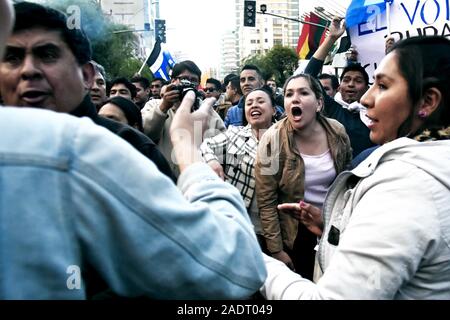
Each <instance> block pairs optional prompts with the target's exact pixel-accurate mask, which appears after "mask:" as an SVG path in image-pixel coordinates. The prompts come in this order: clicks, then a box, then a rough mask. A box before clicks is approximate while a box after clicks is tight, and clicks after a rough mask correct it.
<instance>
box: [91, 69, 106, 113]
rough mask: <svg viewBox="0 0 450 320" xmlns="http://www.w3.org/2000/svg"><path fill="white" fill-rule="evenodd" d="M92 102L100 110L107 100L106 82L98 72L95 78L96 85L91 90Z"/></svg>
mask: <svg viewBox="0 0 450 320" xmlns="http://www.w3.org/2000/svg"><path fill="white" fill-rule="evenodd" d="M90 94H91V101H92V103H93V104H94V105H95V106H96V107H97V108H98V107H100V106H101V105H102V104H103V103H104V102H105V101H106V99H107V96H106V81H105V78H104V77H103V76H102V74H101V73H100V72H96V73H95V76H94V84H93V85H92V88H91V92H90Z"/></svg>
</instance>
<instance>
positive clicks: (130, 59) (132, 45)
mask: <svg viewBox="0 0 450 320" xmlns="http://www.w3.org/2000/svg"><path fill="white" fill-rule="evenodd" d="M45 5H48V6H50V7H52V8H55V9H58V10H61V11H63V12H64V13H66V14H67V16H68V17H69V20H68V23H69V22H70V23H72V24H74V27H77V22H78V24H80V26H81V27H82V28H83V30H84V31H85V32H86V34H87V36H88V37H89V39H90V40H91V45H92V58H93V60H95V61H96V62H98V63H100V64H101V65H103V67H105V70H106V73H107V76H108V79H114V78H117V77H128V78H130V77H132V76H133V75H134V74H135V73H136V72H138V71H139V68H140V67H141V65H142V63H143V61H140V60H139V59H137V58H136V55H135V52H136V51H137V49H138V44H139V42H138V39H137V36H136V34H134V33H133V31H132V30H131V29H129V28H128V27H127V26H124V25H121V24H117V23H114V22H113V21H112V20H111V19H110V18H109V17H107V16H105V14H104V13H103V12H102V10H101V8H100V6H99V4H98V3H97V1H95V0H46V2H45ZM77 19H78V20H77ZM125 30H129V32H120V33H114V32H115V31H125ZM142 75H143V76H144V77H147V78H152V75H151V73H150V70H149V69H148V68H144V70H143V72H142Z"/></svg>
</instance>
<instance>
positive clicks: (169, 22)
mask: <svg viewBox="0 0 450 320" xmlns="http://www.w3.org/2000/svg"><path fill="white" fill-rule="evenodd" d="M242 1H243V0H242ZM328 1H331V2H332V3H334V1H335V0H301V2H302V8H303V9H305V10H307V9H308V10H309V9H310V8H312V7H313V6H316V5H321V6H324V7H327V4H328ZM350 1H351V0H339V5H341V6H347V5H348V3H349V2H350ZM159 2H160V18H161V19H165V20H166V28H167V31H166V35H167V44H166V46H167V48H168V49H169V50H170V51H171V52H172V53H174V52H177V51H182V52H183V53H184V54H185V58H186V59H191V60H193V61H195V62H196V63H197V64H198V65H199V67H200V68H201V69H202V70H205V69H207V68H211V67H212V68H218V67H219V64H220V57H221V39H222V35H223V34H224V33H225V32H226V31H227V30H232V29H233V28H234V26H235V17H234V6H235V0H189V1H187V0H159ZM269 9H270V8H269Z"/></svg>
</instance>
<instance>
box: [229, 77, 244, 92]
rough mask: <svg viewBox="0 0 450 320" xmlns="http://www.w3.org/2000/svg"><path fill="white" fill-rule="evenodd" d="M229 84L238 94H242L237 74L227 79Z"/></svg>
mask: <svg viewBox="0 0 450 320" xmlns="http://www.w3.org/2000/svg"><path fill="white" fill-rule="evenodd" d="M229 84H231V86H232V87H233V89H235V90H236V91H237V92H238V93H239V94H240V95H242V91H241V80H240V78H239V77H238V76H236V77H232V78H230V79H229Z"/></svg>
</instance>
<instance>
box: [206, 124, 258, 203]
mask: <svg viewBox="0 0 450 320" xmlns="http://www.w3.org/2000/svg"><path fill="white" fill-rule="evenodd" d="M257 147H258V141H257V140H256V137H255V136H254V135H253V133H252V129H251V127H250V125H247V126H245V127H235V126H229V127H228V130H227V131H225V132H222V133H220V134H218V135H216V136H215V137H212V138H208V139H205V141H203V143H202V145H201V146H200V151H201V152H202V156H203V159H204V160H205V161H206V162H209V161H211V160H217V161H219V163H220V164H222V166H223V168H224V170H223V171H224V173H225V180H226V181H228V182H229V183H231V184H232V185H234V186H235V187H236V188H237V189H238V190H239V191H240V192H241V195H242V198H243V199H244V202H245V206H246V207H247V210H248V209H249V208H250V204H251V202H252V198H253V196H254V194H255V184H256V183H255V168H254V163H255V158H256V148H257Z"/></svg>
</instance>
